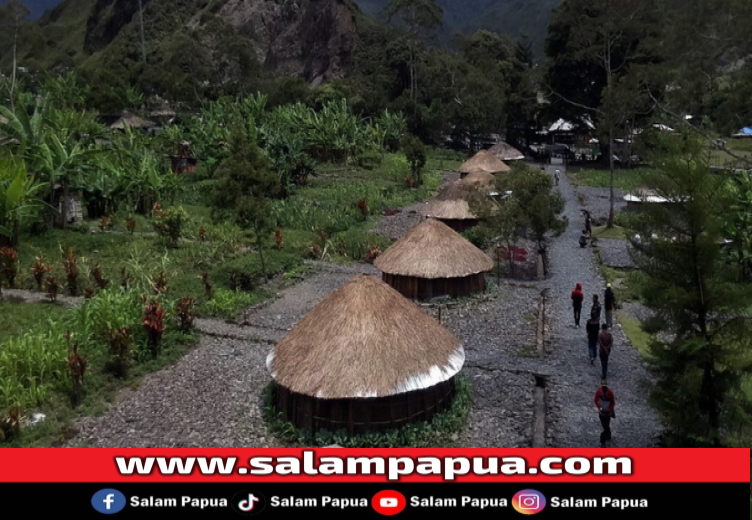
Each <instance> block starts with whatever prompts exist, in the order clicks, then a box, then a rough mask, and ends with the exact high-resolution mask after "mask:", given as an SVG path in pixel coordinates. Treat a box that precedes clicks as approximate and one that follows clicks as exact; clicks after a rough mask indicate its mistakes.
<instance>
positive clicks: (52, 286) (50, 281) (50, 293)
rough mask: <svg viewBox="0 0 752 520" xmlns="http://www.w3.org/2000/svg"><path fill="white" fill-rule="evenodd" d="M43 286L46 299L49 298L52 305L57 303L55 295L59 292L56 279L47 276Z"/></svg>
mask: <svg viewBox="0 0 752 520" xmlns="http://www.w3.org/2000/svg"><path fill="white" fill-rule="evenodd" d="M44 286H45V289H46V290H47V298H49V300H50V301H51V302H52V303H55V302H56V301H57V295H58V293H59V292H60V285H59V284H58V283H57V277H56V276H48V277H47V280H46V281H45V283H44Z"/></svg>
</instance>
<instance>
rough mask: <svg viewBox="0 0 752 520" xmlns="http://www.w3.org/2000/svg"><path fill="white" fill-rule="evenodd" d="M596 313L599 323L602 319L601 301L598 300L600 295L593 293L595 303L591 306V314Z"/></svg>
mask: <svg viewBox="0 0 752 520" xmlns="http://www.w3.org/2000/svg"><path fill="white" fill-rule="evenodd" d="M593 313H595V314H596V316H597V317H598V323H600V321H601V302H600V301H599V300H598V295H597V294H594V295H593V305H591V306H590V314H593Z"/></svg>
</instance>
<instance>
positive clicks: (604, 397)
mask: <svg viewBox="0 0 752 520" xmlns="http://www.w3.org/2000/svg"><path fill="white" fill-rule="evenodd" d="M594 402H595V407H596V408H597V409H598V418H599V419H600V420H601V426H602V427H603V431H602V432H601V448H605V447H606V443H607V442H608V441H610V440H611V419H613V418H614V417H616V413H615V412H614V408H615V407H616V399H615V398H614V391H613V390H611V389H610V388H609V387H608V381H606V380H605V379H604V380H603V381H601V386H600V387H599V388H598V391H597V392H595V399H594Z"/></svg>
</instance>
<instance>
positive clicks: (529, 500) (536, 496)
mask: <svg viewBox="0 0 752 520" xmlns="http://www.w3.org/2000/svg"><path fill="white" fill-rule="evenodd" d="M512 507H514V510H515V511H517V512H518V513H522V514H523V515H534V514H537V513H540V512H541V511H543V509H544V508H545V507H546V497H544V496H543V495H542V494H541V493H539V492H538V491H536V490H534V489H523V490H522V491H520V492H519V493H517V494H516V495H514V497H513V498H512Z"/></svg>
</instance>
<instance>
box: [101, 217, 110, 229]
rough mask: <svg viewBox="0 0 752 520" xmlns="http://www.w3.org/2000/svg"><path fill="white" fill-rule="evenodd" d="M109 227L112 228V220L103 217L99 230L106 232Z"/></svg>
mask: <svg viewBox="0 0 752 520" xmlns="http://www.w3.org/2000/svg"><path fill="white" fill-rule="evenodd" d="M108 227H110V219H109V218H107V217H102V218H101V219H99V230H100V231H104V230H105V229H107V228H108Z"/></svg>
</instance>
